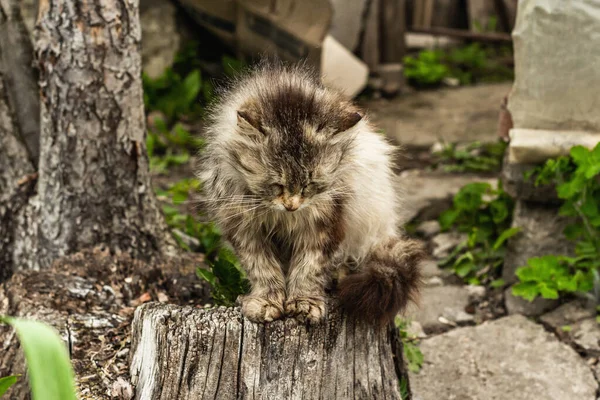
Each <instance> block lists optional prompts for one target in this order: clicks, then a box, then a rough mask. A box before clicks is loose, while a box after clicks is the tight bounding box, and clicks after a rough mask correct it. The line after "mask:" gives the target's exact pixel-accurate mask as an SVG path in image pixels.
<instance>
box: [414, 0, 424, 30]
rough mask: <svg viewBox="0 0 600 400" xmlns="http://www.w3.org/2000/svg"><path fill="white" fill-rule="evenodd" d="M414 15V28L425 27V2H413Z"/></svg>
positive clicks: (416, 0) (419, 0) (417, 0)
mask: <svg viewBox="0 0 600 400" xmlns="http://www.w3.org/2000/svg"><path fill="white" fill-rule="evenodd" d="M412 5H413V15H412V24H411V26H412V27H422V26H423V15H424V12H425V0H413V2H412Z"/></svg>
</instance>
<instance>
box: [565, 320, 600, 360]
mask: <svg viewBox="0 0 600 400" xmlns="http://www.w3.org/2000/svg"><path fill="white" fill-rule="evenodd" d="M568 333H569V336H570V337H571V339H573V342H575V344H576V345H577V346H579V347H581V348H582V349H584V350H585V351H586V353H588V354H590V355H594V356H600V326H598V322H596V318H595V317H594V318H588V319H584V320H582V321H579V322H576V323H575V324H573V325H572V326H571V331H570V332H568Z"/></svg>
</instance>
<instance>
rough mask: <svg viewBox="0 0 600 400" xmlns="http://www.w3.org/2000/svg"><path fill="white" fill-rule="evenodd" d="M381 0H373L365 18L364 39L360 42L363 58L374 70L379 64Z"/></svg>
mask: <svg viewBox="0 0 600 400" xmlns="http://www.w3.org/2000/svg"><path fill="white" fill-rule="evenodd" d="M380 6H381V0H371V4H370V5H369V11H368V14H367V18H366V19H365V28H364V29H365V30H364V34H363V40H362V43H361V44H360V54H361V59H362V60H363V61H364V62H365V63H366V64H367V65H368V67H369V68H370V69H371V70H374V69H375V68H377V66H378V65H379V59H380V51H379V37H380V36H379V7H380Z"/></svg>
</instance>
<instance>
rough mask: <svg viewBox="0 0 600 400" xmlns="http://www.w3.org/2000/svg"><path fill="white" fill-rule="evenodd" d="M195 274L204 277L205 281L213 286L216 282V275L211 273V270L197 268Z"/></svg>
mask: <svg viewBox="0 0 600 400" xmlns="http://www.w3.org/2000/svg"><path fill="white" fill-rule="evenodd" d="M196 275H198V277H199V278H200V279H204V280H205V281H206V282H208V283H209V284H211V285H213V286H214V285H215V284H216V282H217V277H216V276H215V274H213V273H212V272H210V271H209V270H207V269H203V268H197V269H196Z"/></svg>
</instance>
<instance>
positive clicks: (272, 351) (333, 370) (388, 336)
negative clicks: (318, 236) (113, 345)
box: [131, 303, 410, 400]
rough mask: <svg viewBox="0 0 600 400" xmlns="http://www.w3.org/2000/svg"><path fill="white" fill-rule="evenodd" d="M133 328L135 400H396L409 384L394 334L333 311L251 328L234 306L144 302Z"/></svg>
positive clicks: (138, 311)
mask: <svg viewBox="0 0 600 400" xmlns="http://www.w3.org/2000/svg"><path fill="white" fill-rule="evenodd" d="M132 330H133V332H132V335H133V338H132V359H131V377H132V382H133V384H134V385H135V386H136V398H137V399H181V400H183V399H215V398H218V399H222V400H228V399H300V398H302V399H400V398H401V396H400V379H402V378H404V379H406V370H405V368H404V365H403V364H402V360H403V359H402V344H401V342H400V341H399V339H398V335H397V333H396V330H395V329H391V328H390V329H377V328H374V327H370V326H367V325H365V324H362V323H358V322H356V321H354V320H351V319H348V318H347V317H345V316H343V315H342V314H340V313H339V312H338V311H337V310H335V309H333V311H332V312H330V314H329V315H328V318H327V320H326V321H325V322H324V323H323V324H320V325H317V326H314V327H308V328H307V327H306V326H304V325H301V324H299V323H298V322H296V320H293V319H286V320H284V321H276V322H273V323H269V324H265V325H261V324H255V323H252V322H250V321H248V320H247V319H245V318H243V317H242V316H241V314H240V311H239V309H237V308H236V309H233V308H224V307H219V308H213V309H198V308H192V307H177V306H173V305H166V304H158V303H149V304H145V305H143V306H142V307H139V308H138V309H137V310H136V312H135V317H134V320H133V328H132ZM405 382H408V381H407V380H406V381H405ZM408 397H410V396H405V398H408Z"/></svg>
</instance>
